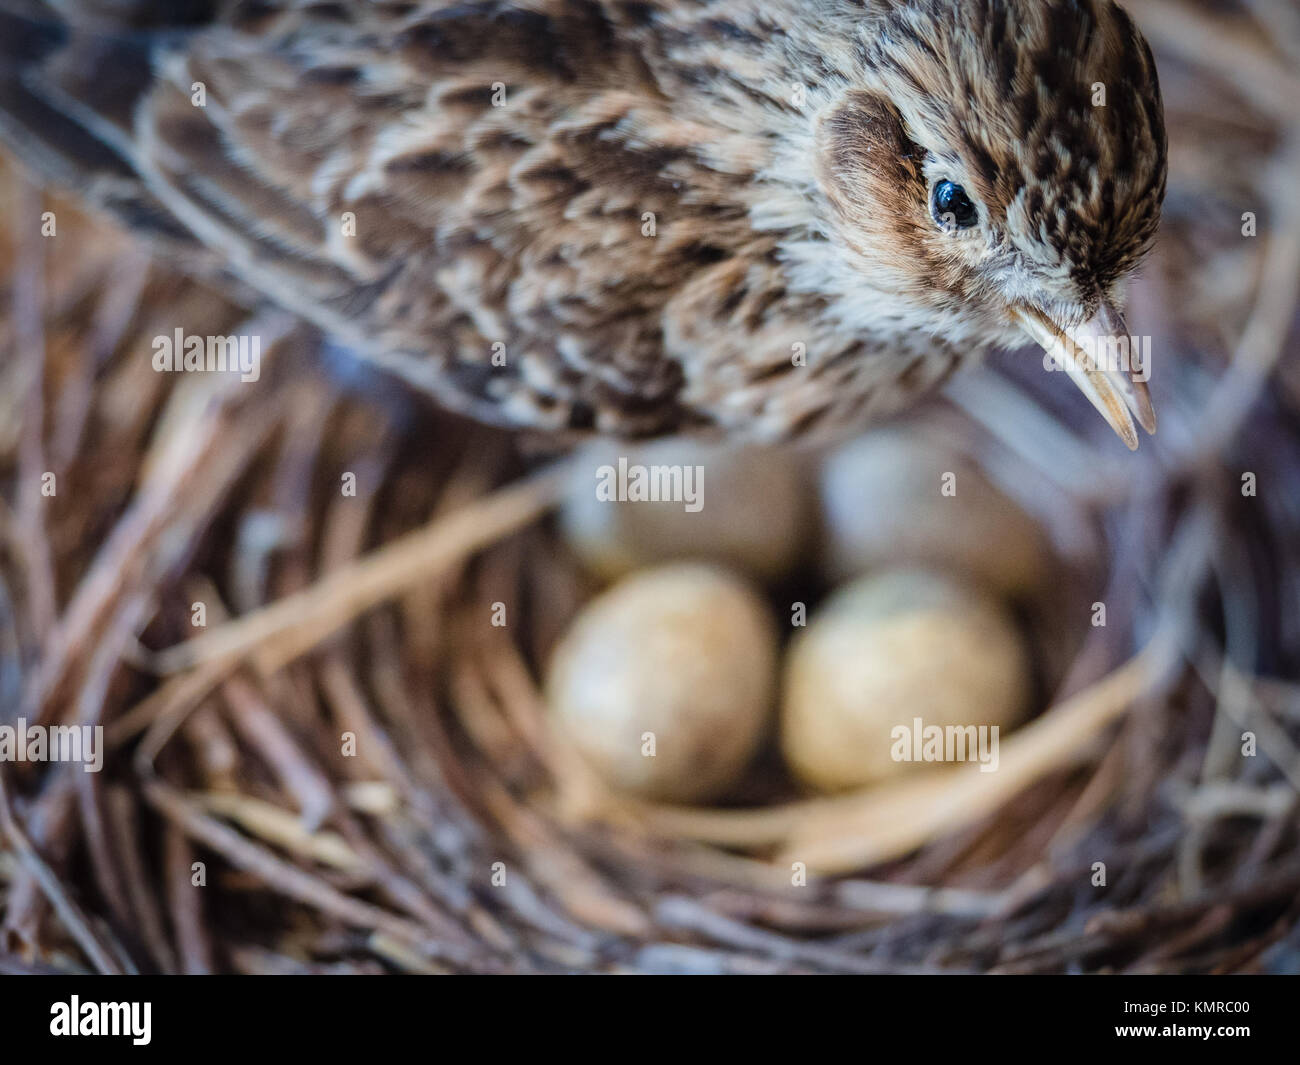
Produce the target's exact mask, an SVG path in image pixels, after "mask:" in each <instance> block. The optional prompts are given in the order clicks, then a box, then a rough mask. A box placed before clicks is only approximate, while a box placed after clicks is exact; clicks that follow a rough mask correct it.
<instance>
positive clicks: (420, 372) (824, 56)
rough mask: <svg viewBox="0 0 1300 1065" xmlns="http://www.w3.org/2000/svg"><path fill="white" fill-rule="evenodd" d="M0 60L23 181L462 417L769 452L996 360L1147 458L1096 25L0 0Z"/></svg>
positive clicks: (974, 1) (1150, 424) (1116, 115)
mask: <svg viewBox="0 0 1300 1065" xmlns="http://www.w3.org/2000/svg"><path fill="white" fill-rule="evenodd" d="M0 39H3V40H5V41H7V42H8V43H7V44H5V45H0V134H2V135H3V136H4V137H6V139H8V140H9V141H10V142H11V143H12V144H13V146H14V148H15V149H16V151H17V152H18V153H19V154H20V156H21V157H22V158H24V159H26V160H27V161H28V162H30V163H31V164H32V165H34V166H36V167H38V168H40V169H43V170H45V171H47V172H48V173H50V174H52V175H54V176H55V177H56V179H59V178H61V179H62V180H64V181H67V182H70V183H72V184H75V185H76V187H77V188H78V189H80V190H81V191H82V193H83V194H84V195H86V196H87V197H88V198H90V199H92V200H94V201H96V202H99V203H101V204H103V205H104V206H106V207H108V208H110V209H112V210H114V211H116V212H117V213H118V214H119V215H120V216H121V217H123V218H125V219H126V220H127V221H128V222H129V223H130V224H131V225H133V226H135V227H137V228H139V229H141V230H143V231H146V232H148V233H152V234H153V235H154V236H155V237H157V238H158V239H160V240H163V241H166V242H170V244H169V246H170V247H173V248H181V247H183V246H193V247H195V248H198V247H201V248H203V249H205V252H206V254H209V255H215V256H216V257H217V259H218V261H219V262H220V263H221V264H222V268H223V269H224V270H226V271H228V272H229V274H230V275H232V276H233V277H235V278H237V279H239V280H240V281H241V282H243V283H244V284H245V285H247V286H249V287H250V288H251V290H252V291H254V292H256V293H257V294H258V295H259V297H264V298H267V299H269V300H271V301H273V302H274V303H277V304H279V305H281V306H282V307H284V308H287V309H289V310H290V311H292V312H294V313H295V314H297V315H300V316H301V317H303V318H305V319H307V320H309V321H310V322H312V323H314V324H315V325H317V326H319V327H321V328H322V329H324V330H325V331H326V332H327V333H329V334H330V335H332V336H333V337H335V338H337V339H338V340H339V341H341V342H343V343H344V344H346V345H347V346H348V347H350V348H352V349H353V350H355V351H356V352H357V353H359V354H360V355H361V356H362V357H364V358H365V359H368V360H371V361H373V362H374V363H376V364H378V365H380V366H382V367H384V368H386V369H387V370H389V371H391V372H392V373H393V374H396V375H398V376H399V377H401V378H403V379H405V380H406V381H408V382H410V384H412V385H413V386H415V387H416V388H417V389H420V390H423V391H425V392H427V393H429V394H430V395H432V396H433V397H434V398H435V399H436V400H437V401H438V402H439V403H441V404H443V405H444V406H447V407H450V408H452V409H454V410H456V411H460V412H463V413H465V414H468V415H471V416H473V417H475V418H478V419H482V420H486V421H490V422H496V423H503V424H508V425H513V426H527V427H533V428H540V429H543V430H548V431H555V432H579V433H607V434H615V435H619V436H626V437H634V436H650V435H656V434H665V433H673V432H683V431H686V432H691V431H698V432H702V433H713V434H720V435H726V436H728V437H736V438H742V439H749V440H758V441H767V442H774V441H781V440H789V439H792V438H795V437H801V436H805V435H807V434H821V433H835V432H841V431H843V430H844V428H845V427H852V428H858V427H861V426H862V425H863V424H865V423H867V422H869V421H871V420H873V419H877V418H882V417H884V416H887V415H891V414H894V413H897V412H899V411H901V410H903V409H905V408H906V407H908V406H909V405H910V404H912V403H914V402H915V401H916V400H918V399H919V398H920V397H922V396H924V395H925V394H927V393H929V392H930V391H932V390H933V389H935V388H936V387H937V386H938V385H939V384H940V383H942V382H943V381H944V380H945V379H946V378H947V377H948V376H949V375H950V374H951V373H952V372H953V371H954V370H956V369H957V368H958V367H961V366H963V365H970V364H975V363H978V362H979V361H980V358H981V357H982V356H983V355H984V354H985V353H986V352H988V351H989V350H991V349H994V348H1021V347H1023V346H1024V345H1025V342H1026V340H1027V339H1028V340H1032V341H1033V342H1035V343H1036V344H1038V345H1040V346H1041V347H1043V348H1045V349H1047V351H1048V352H1049V358H1048V359H1047V360H1046V362H1047V364H1048V365H1059V366H1063V367H1064V368H1066V369H1068V370H1069V374H1068V376H1070V377H1071V378H1072V379H1073V380H1074V381H1075V382H1076V383H1077V384H1078V385H1079V387H1080V388H1081V389H1082V390H1083V392H1084V394H1085V395H1086V396H1087V398H1088V399H1089V400H1090V401H1091V402H1092V403H1093V405H1094V406H1096V407H1097V409H1098V410H1099V411H1101V413H1102V414H1103V415H1104V416H1105V418H1106V419H1107V420H1108V421H1109V422H1110V424H1111V425H1112V426H1113V427H1114V428H1115V430H1116V431H1117V432H1118V433H1119V435H1120V436H1121V437H1122V438H1123V439H1124V441H1125V442H1126V443H1127V444H1128V445H1129V446H1130V447H1132V448H1136V447H1137V443H1138V434H1137V431H1136V427H1137V426H1141V427H1143V428H1144V429H1146V430H1147V431H1148V432H1153V431H1154V429H1155V417H1154V413H1153V411H1152V407H1151V402H1150V399H1149V396H1148V392H1147V387H1146V384H1145V380H1144V375H1143V374H1141V373H1139V372H1137V368H1134V367H1126V366H1122V365H1121V366H1113V365H1102V364H1101V361H1100V360H1098V359H1096V358H1095V355H1094V353H1095V351H1096V350H1097V348H1096V344H1097V343H1098V342H1100V341H1103V340H1105V339H1106V338H1113V337H1116V336H1124V335H1126V334H1127V330H1126V327H1125V326H1124V323H1123V319H1122V317H1121V315H1120V311H1119V308H1120V306H1121V304H1122V301H1123V290H1124V283H1125V279H1126V277H1127V276H1128V275H1129V274H1130V273H1131V272H1132V271H1133V269H1134V268H1135V267H1136V266H1137V265H1138V263H1139V262H1140V261H1141V259H1142V257H1143V256H1144V254H1145V253H1146V252H1147V251H1148V249H1149V248H1150V246H1151V244H1152V241H1153V239H1154V237H1155V234H1156V230H1157V226H1158V223H1159V218H1160V208H1161V202H1162V200H1163V197H1164V192H1165V182H1166V139H1165V132H1164V124H1163V117H1162V107H1161V99H1160V89H1159V84H1158V80H1157V76H1156V70H1155V66H1154V63H1153V60H1152V56H1151V52H1150V49H1149V48H1148V46H1147V44H1146V42H1145V41H1144V40H1143V38H1142V35H1141V34H1140V32H1139V31H1138V29H1137V28H1136V26H1135V25H1134V23H1133V21H1132V19H1131V18H1130V17H1129V15H1128V14H1126V13H1125V11H1124V10H1123V9H1122V8H1121V7H1120V6H1118V5H1117V4H1115V3H1113V2H1111V0H761V2H760V0H455V2H452V0H407V2H398V0H374V2H353V3H335V2H325V0H237V2H236V0H229V2H227V0H183V2H167V3H164V2H161V0H80V2H74V0H0ZM177 254H178V255H180V252H178V253H177ZM178 261H181V260H180V259H178Z"/></svg>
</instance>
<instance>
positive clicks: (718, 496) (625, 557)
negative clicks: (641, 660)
mask: <svg viewBox="0 0 1300 1065" xmlns="http://www.w3.org/2000/svg"><path fill="white" fill-rule="evenodd" d="M583 456H584V460H583V461H581V462H579V464H578V466H577V472H576V473H575V476H574V479H573V482H572V484H571V485H570V487H569V491H568V492H567V494H566V500H565V503H564V506H563V507H562V509H561V511H560V527H561V530H562V531H563V534H564V536H565V539H566V540H567V542H568V543H569V545H570V546H571V547H572V549H573V550H574V551H575V553H576V554H577V555H578V556H579V557H580V558H581V559H582V561H583V563H584V565H585V566H586V567H587V568H588V569H589V570H591V571H592V572H594V573H595V574H597V575H598V576H600V577H602V578H605V579H607V580H611V579H614V578H616V577H620V576H623V575H624V574H626V573H629V572H631V571H632V570H634V569H638V568H641V567H644V566H647V565H654V564H657V563H661V562H668V561H675V560H685V559H692V560H697V561H710V562H714V563H717V564H719V565H724V566H728V567H731V568H735V569H738V570H740V571H741V572H743V573H746V574H749V575H751V576H753V577H755V578H757V579H759V580H764V581H773V580H779V579H781V578H783V577H786V576H787V575H789V573H790V572H791V571H792V570H793V569H794V568H795V567H796V566H797V565H798V564H799V562H800V561H801V559H802V558H803V556H804V554H805V553H806V551H807V548H808V542H809V540H810V538H811V537H812V535H813V534H812V529H811V523H812V522H813V521H814V519H815V510H816V503H815V500H814V499H813V493H812V492H811V490H810V486H809V484H808V477H807V475H806V472H805V467H804V466H803V464H802V463H801V461H800V459H799V458H798V457H797V456H796V455H794V454H792V453H790V452H789V451H786V450H779V451H778V450H775V449H773V450H767V449H762V448H753V447H748V448H723V447H720V446H712V445H703V444H700V443H697V442H692V441H687V440H680V439H678V440H664V441H657V442H655V443H651V444H644V445H636V446H631V445H624V446H621V447H620V446H618V445H613V444H608V443H601V444H597V445H594V446H592V447H589V448H588V449H587V450H586V451H585V452H584V453H583ZM661 489H663V490H661ZM648 496H658V497H659V498H647V497H648ZM664 496H667V497H668V498H663V497H664Z"/></svg>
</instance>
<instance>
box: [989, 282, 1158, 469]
mask: <svg viewBox="0 0 1300 1065" xmlns="http://www.w3.org/2000/svg"><path fill="white" fill-rule="evenodd" d="M1011 315H1012V317H1013V318H1014V319H1015V321H1016V323H1017V324H1018V325H1019V326H1020V327H1021V328H1022V329H1023V330H1024V331H1025V332H1026V333H1028V334H1029V336H1030V337H1032V338H1033V340H1034V342H1035V343H1036V344H1039V345H1040V346H1041V347H1042V348H1043V350H1044V351H1046V352H1047V354H1048V355H1049V356H1051V359H1052V364H1053V365H1055V366H1058V367H1060V368H1061V369H1063V370H1065V371H1066V372H1067V373H1068V374H1069V375H1070V377H1071V378H1073V380H1074V383H1075V384H1076V385H1078V386H1079V389H1080V391H1082V392H1083V394H1084V395H1085V396H1087V397H1088V400H1089V401H1090V402H1091V403H1092V405H1093V406H1094V407H1096V408H1097V409H1098V410H1099V411H1101V415H1102V417H1103V418H1105V419H1106V421H1108V422H1109V423H1110V426H1111V428H1112V429H1114V430H1115V432H1117V433H1118V434H1119V437H1120V439H1121V440H1123V441H1124V443H1125V444H1127V445H1128V447H1129V450H1130V451H1136V450H1137V446H1138V434H1137V429H1136V428H1135V426H1134V424H1133V419H1134V418H1136V419H1137V424H1138V425H1140V426H1142V428H1143V429H1145V430H1146V431H1147V432H1148V433H1154V432H1155V431H1156V412H1155V410H1154V408H1153V407H1152V406H1151V394H1150V393H1149V392H1148V391H1147V386H1146V370H1147V369H1148V367H1145V366H1142V365H1140V364H1139V362H1138V360H1136V359H1135V358H1134V357H1132V356H1131V355H1130V357H1128V358H1123V359H1119V360H1114V359H1111V358H1101V359H1100V360H1099V358H1098V352H1102V353H1105V354H1114V353H1115V352H1116V351H1117V350H1122V351H1123V352H1125V353H1129V352H1130V349H1129V347H1128V326H1126V325H1125V324H1124V319H1123V317H1122V316H1121V315H1120V313H1119V311H1117V310H1116V309H1115V308H1114V307H1113V306H1112V305H1111V304H1110V303H1109V302H1105V301H1103V303H1102V305H1101V308H1100V309H1099V310H1098V311H1097V313H1096V314H1095V315H1093V317H1092V318H1090V319H1088V321H1086V322H1084V323H1083V324H1082V325H1077V326H1069V327H1066V326H1062V325H1060V324H1058V323H1057V322H1055V321H1053V320H1052V319H1051V318H1050V317H1049V316H1048V315H1046V314H1044V313H1043V312H1042V311H1040V310H1038V309H1037V308H1035V307H1029V306H1026V305H1024V304H1017V305H1015V306H1013V307H1012V308H1011ZM1120 338H1124V340H1123V342H1122V344H1120V345H1118V346H1117V344H1116V341H1119V339H1120ZM1099 361H1100V362H1102V363H1103V364H1104V365H1100V366H1099V365H1098V362H1099ZM1112 362H1116V363H1118V364H1116V365H1111V364H1110V363H1112Z"/></svg>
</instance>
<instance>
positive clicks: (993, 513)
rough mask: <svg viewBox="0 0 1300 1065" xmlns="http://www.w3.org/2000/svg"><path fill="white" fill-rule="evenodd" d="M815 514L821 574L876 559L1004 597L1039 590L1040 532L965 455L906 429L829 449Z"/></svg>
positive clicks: (1046, 556)
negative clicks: (943, 574)
mask: <svg viewBox="0 0 1300 1065" xmlns="http://www.w3.org/2000/svg"><path fill="white" fill-rule="evenodd" d="M820 499H821V517H822V526H823V529H824V541H825V546H824V551H823V553H824V556H825V565H826V570H827V574H828V576H829V577H830V578H831V579H832V580H843V579H845V578H849V577H854V576H857V575H859V574H862V573H865V572H867V571H869V570H872V569H875V568H877V567H880V566H899V565H920V566H924V567H927V568H938V569H942V570H945V571H947V572H949V573H953V574H956V575H958V576H960V577H961V578H962V579H963V580H966V581H969V582H971V583H976V584H981V585H983V586H985V587H988V588H990V589H992V590H993V591H996V592H999V593H1003V594H1007V595H1027V594H1031V593H1033V592H1035V591H1039V590H1041V589H1042V587H1043V586H1044V584H1045V583H1046V582H1047V581H1048V576H1049V573H1050V572H1051V562H1052V551H1051V547H1050V543H1049V540H1048V538H1047V535H1046V533H1045V532H1044V531H1043V529H1042V528H1041V527H1040V526H1039V525H1038V523H1037V522H1035V521H1034V519H1033V518H1032V517H1030V516H1029V515H1028V514H1026V513H1025V512H1024V511H1023V510H1022V509H1021V508H1020V507H1019V506H1017V505H1016V503H1015V502H1014V501H1013V500H1011V499H1010V498H1009V497H1008V496H1007V495H1006V494H1005V493H1004V492H1002V491H1001V490H1000V489H998V488H997V487H996V486H994V485H993V484H991V483H990V482H989V480H988V478H987V477H985V475H984V474H983V473H982V472H981V471H980V469H979V467H978V466H976V465H975V464H974V463H973V462H972V461H971V460H970V459H968V458H966V457H965V456H963V455H961V454H959V453H957V452H956V451H955V450H953V449H951V448H950V447H948V446H947V445H946V444H944V443H943V442H941V441H939V440H936V439H934V438H932V437H929V436H926V435H924V434H921V433H917V432H913V431H909V430H906V429H888V430H882V431H879V432H874V433H870V434H868V435H866V436H863V437H860V438H858V439H857V440H854V441H852V442H851V443H849V444H846V445H845V446H843V447H842V448H840V449H839V450H837V451H835V452H833V453H832V454H831V455H829V456H828V457H827V459H826V460H825V463H824V465H823V468H822V474H821V485H820Z"/></svg>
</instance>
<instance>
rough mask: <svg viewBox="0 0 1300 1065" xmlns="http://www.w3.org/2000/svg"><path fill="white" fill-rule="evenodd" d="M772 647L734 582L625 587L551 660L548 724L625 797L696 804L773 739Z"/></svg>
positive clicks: (669, 580)
mask: <svg viewBox="0 0 1300 1065" xmlns="http://www.w3.org/2000/svg"><path fill="white" fill-rule="evenodd" d="M776 670H777V638H776V631H775V625H774V623H773V620H772V618H771V615H770V613H769V610H768V608H767V605H766V604H765V603H764V602H763V601H762V600H761V599H760V598H759V596H758V595H757V594H756V592H755V591H754V589H753V588H751V587H750V586H749V585H748V584H747V583H746V582H745V581H743V580H742V579H740V578H738V577H737V576H735V575H733V574H731V573H729V572H727V571H725V570H722V569H719V568H717V567H714V566H708V565H703V564H698V563H679V564H674V565H668V566H662V567H658V568H655V569H651V570H646V571H644V572H641V573H637V574H635V575H633V576H631V577H628V578H625V579H624V580H622V581H620V582H619V583H617V584H615V585H613V586H612V587H611V588H609V589H607V590H606V591H605V592H604V593H602V594H601V595H599V596H597V597H596V598H595V599H593V600H592V601H591V602H590V603H588V604H587V606H586V607H585V608H584V609H583V610H582V611H581V612H580V614H579V615H578V617H577V618H576V619H575V620H574V622H573V624H572V625H571V626H570V628H569V630H568V631H567V632H566V634H565V635H564V637H563V638H562V639H561V641H560V643H559V645H558V646H557V647H556V649H555V652H554V654H553V656H552V658H551V664H550V669H549V671H548V676H547V683H546V695H547V702H548V705H549V707H550V713H551V717H552V721H553V723H554V725H555V727H556V729H557V731H558V733H559V735H560V736H561V738H562V739H563V740H564V741H566V742H568V743H570V744H572V746H573V747H574V748H575V749H576V750H577V751H578V753H579V754H580V755H581V756H582V757H583V759H584V760H585V761H586V762H587V763H588V764H589V765H590V766H591V768H592V769H593V770H594V771H595V773H596V774H597V775H598V776H599V777H600V778H602V779H603V780H604V781H605V783H607V784H608V785H609V786H610V787H611V788H613V789H616V790H618V791H621V792H623V793H626V794H629V795H633V796H637V797H641V798H645V799H654V800H660V801H665V802H681V803H687V802H704V801H707V800H709V799H712V798H716V797H717V796H719V795H721V794H723V793H725V792H726V791H727V789H728V788H729V787H731V786H732V785H733V784H734V783H735V782H736V781H737V779H738V778H739V776H740V775H741V774H742V772H743V771H744V769H745V768H746V766H747V764H748V763H749V761H750V759H751V757H752V756H753V755H754V753H755V751H756V750H757V748H758V747H759V745H760V744H761V742H762V741H763V738H764V736H765V734H767V733H768V732H769V731H770V728H771V721H772V716H773V712H774V708H775V700H776Z"/></svg>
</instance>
